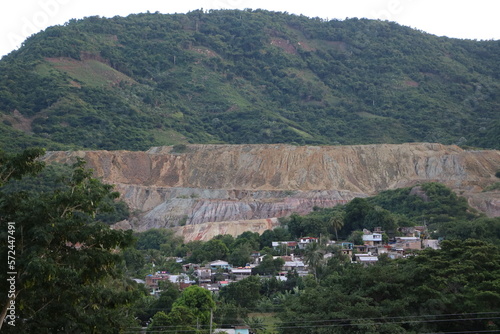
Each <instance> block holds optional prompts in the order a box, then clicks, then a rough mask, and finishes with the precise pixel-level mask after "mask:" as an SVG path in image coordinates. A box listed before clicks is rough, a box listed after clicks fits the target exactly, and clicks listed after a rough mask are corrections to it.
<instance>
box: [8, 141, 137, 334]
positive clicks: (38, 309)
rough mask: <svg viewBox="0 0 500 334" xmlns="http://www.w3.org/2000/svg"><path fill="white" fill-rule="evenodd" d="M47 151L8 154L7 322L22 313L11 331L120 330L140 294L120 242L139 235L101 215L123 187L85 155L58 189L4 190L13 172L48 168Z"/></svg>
mask: <svg viewBox="0 0 500 334" xmlns="http://www.w3.org/2000/svg"><path fill="white" fill-rule="evenodd" d="M42 152H43V151H42V150H27V151H25V152H23V153H21V154H18V155H16V156H13V157H10V158H8V159H3V160H2V161H1V162H0V169H1V171H2V172H1V173H2V181H3V182H6V183H5V184H4V185H3V186H2V187H1V188H0V222H1V226H2V230H1V231H0V249H1V254H2V255H1V256H2V263H7V254H9V255H11V254H12V255H14V252H15V262H9V268H7V269H8V270H2V272H1V273H0V281H1V283H0V289H1V290H2V291H12V292H13V293H9V294H8V295H4V296H1V297H0V298H2V299H1V301H0V302H1V309H2V312H1V319H0V320H1V321H0V326H1V324H3V320H4V319H7V320H15V327H13V326H6V325H5V324H4V326H5V327H4V328H2V329H6V330H7V332H9V330H10V331H13V332H17V333H20V332H24V333H33V332H63V333H65V332H68V333H69V332H71V333H97V332H99V333H115V332H117V331H118V330H119V329H120V328H124V327H125V326H128V325H130V324H132V318H131V317H129V316H128V313H127V312H126V311H124V310H123V307H125V306H128V305H130V304H131V303H132V301H133V300H134V299H135V298H137V297H138V290H137V289H135V288H134V286H133V285H132V284H129V283H128V282H127V281H126V280H124V279H123V277H122V275H121V273H120V271H119V270H118V268H117V264H118V263H121V261H122V257H121V255H120V249H122V248H124V247H127V246H129V245H130V244H131V242H132V240H133V238H132V234H131V233H129V232H123V231H118V230H111V229H110V228H109V227H108V226H107V225H105V224H103V223H100V222H95V221H94V217H95V215H96V213H97V212H98V210H99V208H100V205H101V203H103V201H104V200H105V199H106V198H115V197H117V194H116V193H113V192H112V191H111V190H112V186H110V185H105V184H102V183H101V182H100V181H99V180H97V179H95V178H93V177H92V176H91V171H89V170H86V169H85V168H84V163H83V162H82V161H78V162H77V163H76V164H75V165H74V166H73V169H72V173H71V175H70V176H69V177H67V178H65V179H61V180H60V184H59V186H58V187H57V188H55V189H53V190H52V191H46V192H42V193H40V192H37V191H36V189H31V190H20V191H9V192H8V191H4V190H5V189H4V187H5V186H6V185H7V184H8V182H9V180H10V179H12V178H21V177H22V176H23V175H25V174H27V173H31V172H36V171H38V170H40V168H41V166H42V164H41V163H40V162H38V161H37V160H36V158H37V157H38V156H39V155H40V154H41V153H42ZM3 157H5V155H3ZM8 226H9V227H8ZM8 251H12V253H8ZM13 261H14V260H13ZM6 273H8V274H7V277H6ZM7 279H9V281H7ZM6 297H8V298H6ZM12 307H14V308H15V312H14V313H15V316H16V318H15V319H13V318H12V317H10V316H11V315H12ZM54 315H57V317H55V316H54ZM11 324H13V323H11Z"/></svg>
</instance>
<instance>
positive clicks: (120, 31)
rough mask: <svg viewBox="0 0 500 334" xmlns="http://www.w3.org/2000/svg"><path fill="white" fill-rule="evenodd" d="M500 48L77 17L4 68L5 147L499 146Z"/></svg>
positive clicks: (401, 31) (255, 25)
mask: <svg viewBox="0 0 500 334" xmlns="http://www.w3.org/2000/svg"><path fill="white" fill-rule="evenodd" d="M499 54H500V42H499V41H470V40H458V39H449V38H443V37H436V36H433V35H429V34H426V33H423V32H421V31H417V30H414V29H410V28H408V27H403V26H400V25H398V24H396V23H391V22H383V21H373V20H366V19H361V20H360V19H348V20H344V21H338V20H332V21H325V20H321V19H318V18H307V17H305V16H297V15H289V14H287V13H276V12H268V11H263V10H255V11H252V10H246V11H236V10H223V11H208V12H204V11H202V10H197V11H193V12H190V13H187V14H175V15H163V14H159V13H146V14H138V15H130V16H128V17H114V18H100V17H89V18H85V19H83V20H71V21H70V22H68V23H67V24H66V25H64V26H55V27H51V28H48V29H46V30H45V31H43V32H41V33H38V34H36V35H33V36H31V37H30V38H28V39H27V40H26V41H25V43H24V44H23V46H22V47H21V48H20V49H19V50H17V51H14V52H12V53H11V54H9V55H8V56H5V57H3V58H2V59H1V61H0V118H1V120H2V122H0V134H1V135H0V140H1V142H2V145H3V146H4V149H7V150H16V149H19V148H22V147H28V146H33V145H39V146H44V147H46V148H48V149H68V148H79V149H82V148H83V149H108V150H112V149H131V150H142V149H147V148H149V147H151V146H159V145H170V144H176V143H188V142H190V143H232V144H235V143H296V144H366V143H402V142H414V141H428V142H441V143H444V144H451V143H455V144H460V145H470V146H479V147H485V148H496V149H498V148H500V141H499V140H498V138H500V133H499V131H500V113H499V112H498V110H499V107H500V94H499V93H498V92H499V89H500V57H499V56H498V55H499Z"/></svg>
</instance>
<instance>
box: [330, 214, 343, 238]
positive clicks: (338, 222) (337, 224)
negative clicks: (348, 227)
mask: <svg viewBox="0 0 500 334" xmlns="http://www.w3.org/2000/svg"><path fill="white" fill-rule="evenodd" d="M329 223H330V226H332V227H333V230H334V231H335V239H336V240H339V235H338V230H340V229H342V227H344V213H343V212H342V211H336V212H335V213H334V214H333V215H332V216H331V217H330V220H329Z"/></svg>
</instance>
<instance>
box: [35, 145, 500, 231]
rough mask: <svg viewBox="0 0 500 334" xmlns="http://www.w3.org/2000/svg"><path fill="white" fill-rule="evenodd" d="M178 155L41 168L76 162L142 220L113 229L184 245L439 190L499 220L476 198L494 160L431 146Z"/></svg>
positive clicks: (92, 158) (497, 164)
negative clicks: (158, 234)
mask: <svg viewBox="0 0 500 334" xmlns="http://www.w3.org/2000/svg"><path fill="white" fill-rule="evenodd" d="M181 151H182V152H176V151H175V148H173V147H155V148H152V149H150V150H149V151H147V152H129V151H112V152H108V151H78V152H49V153H47V155H46V156H45V159H46V160H48V161H59V162H69V161H71V160H73V159H74V158H75V157H76V156H78V157H81V158H83V159H85V160H86V161H87V163H88V166H89V167H90V168H92V169H94V171H95V174H96V175H97V176H99V177H101V178H102V179H103V181H104V182H109V183H113V184H115V185H116V189H117V190H118V191H119V192H120V193H121V194H122V197H123V199H124V200H125V201H126V202H127V203H128V204H129V205H130V207H131V208H132V210H134V211H136V212H138V213H139V215H138V219H136V220H134V221H131V222H122V223H121V224H119V226H121V227H128V228H134V229H136V230H139V231H142V230H146V229H148V228H153V227H176V228H177V229H178V231H179V233H180V234H183V235H184V236H185V237H186V239H190V240H191V239H207V238H209V237H211V236H213V235H214V234H213V232H214V231H215V230H217V231H219V232H220V231H223V232H224V233H232V234H238V233H241V232H242V231H243V230H245V227H244V226H247V227H248V229H251V230H254V231H263V229H265V228H269V227H271V226H274V225H275V224H277V221H276V219H274V218H277V217H282V216H286V215H289V214H290V213H292V212H298V213H303V214H305V213H307V212H310V211H311V210H312V208H313V207H314V206H319V207H327V206H333V205H337V204H343V203H346V202H348V201H349V200H351V199H352V198H354V197H362V196H369V195H372V194H375V193H377V192H379V191H382V190H386V189H394V188H398V187H406V186H410V185H414V184H417V183H420V182H427V181H439V182H442V183H444V184H446V185H447V186H449V187H451V188H452V189H454V190H455V191H457V192H458V193H459V194H461V195H463V196H466V197H467V198H468V199H469V203H471V205H473V206H475V207H476V208H478V209H480V210H482V211H485V212H486V213H487V214H488V215H490V216H499V215H500V194H499V192H498V191H497V192H482V190H483V189H484V187H486V186H487V185H489V184H491V183H493V182H495V181H497V180H498V179H496V178H495V176H494V174H495V172H496V171H497V170H498V169H499V168H500V151H495V150H491V151H466V150H462V149H461V148H459V147H457V146H444V145H440V144H429V143H422V144H417V143H415V144H402V145H386V144H384V145H360V146H291V145H188V146H187V147H183V148H182V150H181ZM215 222H217V223H218V224H214V223H215ZM273 224H274V225H273ZM257 226H261V227H257ZM240 227H242V228H240ZM216 234H218V233H216Z"/></svg>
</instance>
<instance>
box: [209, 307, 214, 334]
mask: <svg viewBox="0 0 500 334" xmlns="http://www.w3.org/2000/svg"><path fill="white" fill-rule="evenodd" d="M213 316H214V309H212V308H211V309H210V334H212V333H213V332H212V323H213Z"/></svg>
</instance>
